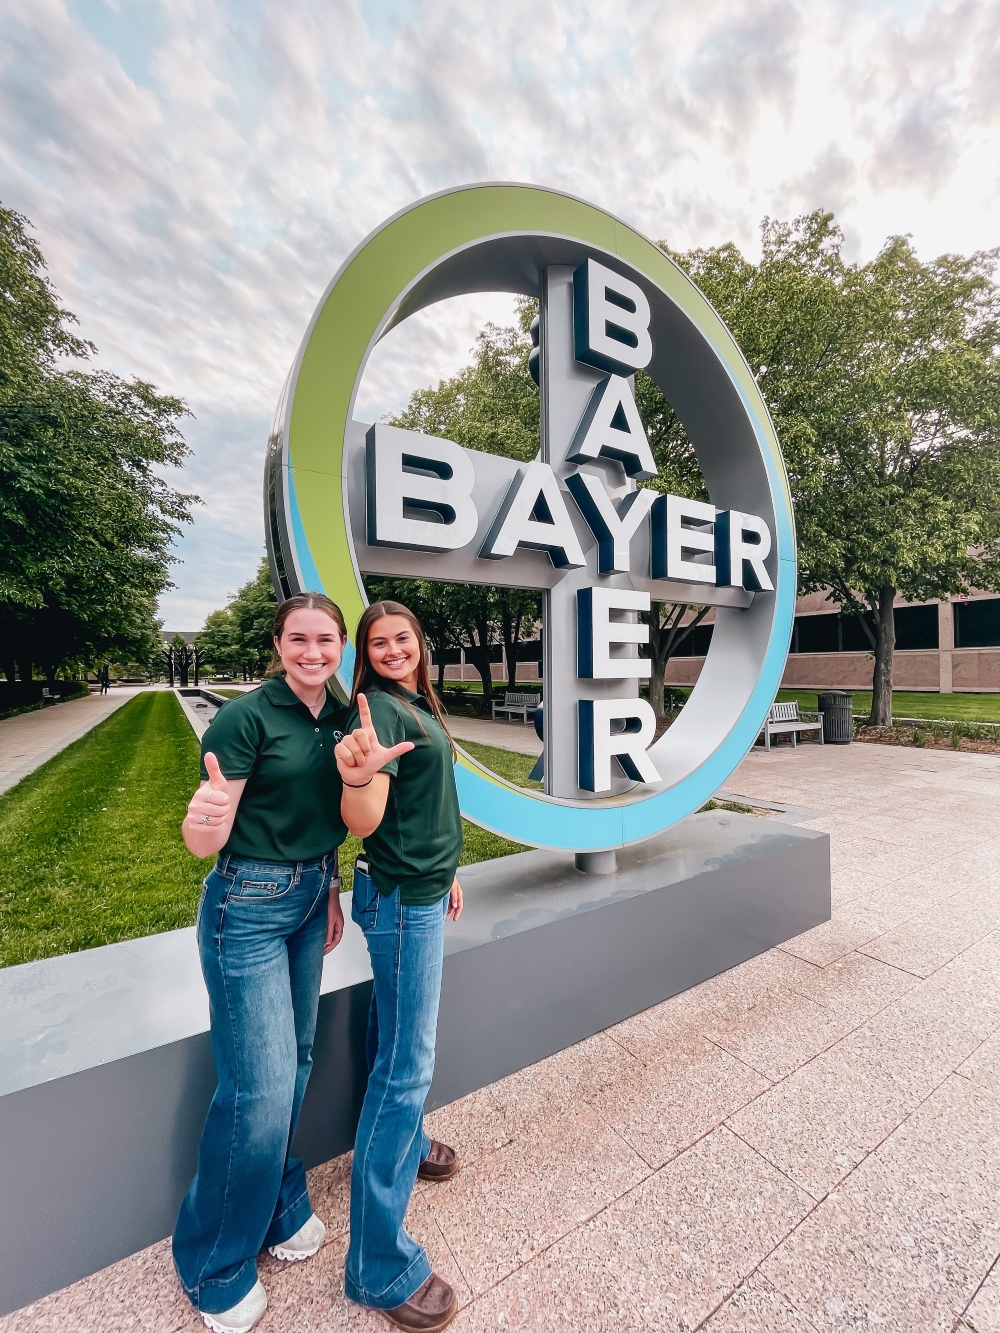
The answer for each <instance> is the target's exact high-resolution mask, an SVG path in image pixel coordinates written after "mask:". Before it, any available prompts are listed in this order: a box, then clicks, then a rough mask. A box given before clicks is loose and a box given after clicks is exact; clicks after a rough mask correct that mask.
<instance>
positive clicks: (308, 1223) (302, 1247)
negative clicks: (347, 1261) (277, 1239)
mask: <svg viewBox="0 0 1000 1333" xmlns="http://www.w3.org/2000/svg"><path fill="white" fill-rule="evenodd" d="M325 1235H326V1227H325V1226H324V1225H323V1223H322V1222H321V1221H320V1220H319V1218H318V1217H317V1216H316V1214H315V1213H313V1215H312V1216H311V1217H308V1218H306V1220H305V1221H304V1222H303V1223H302V1225H301V1226H300V1227H299V1229H298V1231H296V1233H295V1235H294V1236H289V1237H288V1239H287V1240H283V1241H281V1243H280V1244H278V1245H269V1246H268V1247H267V1249H268V1253H270V1254H273V1255H274V1257H275V1259H292V1260H295V1259H311V1258H312V1257H313V1255H314V1254H315V1253H316V1251H317V1250H318V1249H319V1247H320V1246H321V1245H322V1244H323V1237H324V1236H325Z"/></svg>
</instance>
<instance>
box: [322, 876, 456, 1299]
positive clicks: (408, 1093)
mask: <svg viewBox="0 0 1000 1333" xmlns="http://www.w3.org/2000/svg"><path fill="white" fill-rule="evenodd" d="M447 910H448V896H447V894H446V895H445V897H444V898H443V899H442V900H441V901H440V902H437V903H434V904H433V905H432V906H430V907H411V906H405V905H404V904H402V903H401V902H400V901H399V890H398V889H397V890H396V891H395V892H394V893H391V894H389V895H388V896H386V897H382V896H381V895H380V894H379V892H378V890H377V889H376V887H375V885H374V884H373V883H372V881H371V879H369V877H368V876H367V875H365V874H363V873H362V872H361V871H359V870H357V869H356V870H355V872H354V907H353V909H352V913H351V914H352V916H353V917H354V920H355V921H356V922H357V923H358V925H359V926H360V927H361V929H362V930H363V931H364V932H365V939H366V940H367V943H368V952H369V954H370V955H371V963H372V972H373V974H374V978H375V986H374V990H373V992H372V1007H371V1013H370V1015H369V1023H368V1052H369V1056H368V1058H369V1067H370V1072H369V1076H368V1088H367V1090H366V1092H365V1100H364V1105H363V1106H362V1108H361V1120H360V1123H359V1124H358V1134H357V1139H356V1140H355V1144H354V1166H353V1170H352V1172H351V1243H350V1247H349V1249H348V1251H347V1266H346V1274H345V1287H346V1290H347V1295H348V1296H349V1297H350V1299H351V1300H352V1301H356V1302H357V1303H358V1304H359V1305H366V1306H369V1307H370V1308H372V1309H376V1310H391V1309H393V1307H394V1306H397V1305H402V1304H403V1302H404V1301H408V1300H409V1299H410V1297H411V1296H412V1295H413V1293H414V1292H415V1291H416V1290H417V1288H418V1287H421V1286H423V1284H424V1283H425V1282H426V1281H427V1279H428V1278H429V1277H430V1275H431V1266H430V1261H429V1260H428V1258H427V1255H426V1253H425V1251H424V1250H423V1248H422V1247H421V1246H420V1245H418V1244H417V1242H416V1241H415V1240H414V1239H413V1238H412V1237H411V1236H408V1235H407V1234H406V1232H405V1231H404V1230H403V1217H404V1216H405V1214H406V1206H407V1204H408V1203H409V1202H410V1195H411V1194H412V1192H413V1186H414V1184H415V1182H416V1179H417V1168H418V1167H419V1166H420V1163H421V1162H422V1161H423V1160H424V1158H425V1157H426V1156H427V1154H428V1152H429V1151H430V1139H429V1138H428V1137H427V1135H426V1134H425V1133H424V1120H423V1115H424V1101H425V1100H426V1098H427V1091H428V1089H429V1088H430V1086H431V1077H432V1075H433V1073H434V1043H435V1039H436V1036H437V1016H438V1000H439V998H440V995H441V966H442V963H443V961H444V918H445V913H446V912H447Z"/></svg>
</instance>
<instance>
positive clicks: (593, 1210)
mask: <svg viewBox="0 0 1000 1333" xmlns="http://www.w3.org/2000/svg"><path fill="white" fill-rule="evenodd" d="M727 789H728V790H729V791H731V792H734V793H739V794H741V795H743V796H745V797H748V798H751V799H755V800H757V801H775V802H784V803H787V804H788V805H790V806H793V807H798V808H802V807H807V808H808V809H807V811H806V813H813V812H815V811H821V812H822V814H821V816H820V817H819V818H814V819H811V820H810V826H811V827H815V828H822V829H826V830H828V831H829V833H830V835H831V839H832V855H833V867H834V869H833V919H832V921H831V922H829V923H828V924H825V925H822V926H820V927H818V928H817V929H815V930H812V931H810V932H808V933H807V934H805V935H802V936H800V937H799V938H797V939H795V940H792V941H790V942H789V943H787V944H785V945H783V946H782V947H781V948H778V949H774V950H772V951H770V952H769V953H767V954H764V955H762V956H761V957H759V958H755V959H752V960H751V961H749V962H747V963H745V964H743V965H742V966H741V967H738V968H736V969H734V970H733V971H731V972H728V973H725V974H723V975H721V976H719V977H716V978H714V979H712V980H710V981H707V982H705V983H704V984H703V985H701V986H698V987H696V988H694V989H693V990H690V991H687V992H686V993H684V994H682V995H678V996H676V997H675V998H674V999H672V1000H668V1001H667V1002H665V1003H664V1004H660V1005H657V1006H656V1007H655V1008H653V1009H650V1010H647V1011H646V1012H645V1013H642V1014H639V1015H638V1016H636V1017H635V1018H632V1019H630V1020H628V1021H627V1022H625V1023H622V1024H620V1025H618V1026H617V1027H614V1028H612V1029H610V1030H608V1031H607V1032H604V1033H601V1034H599V1035H598V1036H595V1037H593V1038H591V1039H589V1040H588V1041H585V1042H582V1043H581V1044H580V1045H578V1046H575V1047H573V1048H571V1049H569V1050H567V1051H563V1052H562V1053H560V1054H558V1055H555V1056H553V1057H552V1058H550V1059H548V1060H545V1061H543V1062H541V1063H540V1064H538V1065H535V1066H533V1067H532V1068H529V1069H526V1070H523V1071H521V1072H520V1073H518V1074H515V1075H513V1076H512V1077H510V1078H507V1079H504V1080H503V1081H502V1082H500V1083H497V1084H494V1085H493V1086H491V1087H489V1088H485V1089H483V1090H481V1091H480V1092H477V1093H474V1094H472V1095H471V1096H469V1097H466V1098H464V1099H462V1100H461V1101H459V1102H457V1103H455V1104H453V1105H451V1106H448V1107H445V1108H443V1109H442V1110H439V1111H437V1112H435V1113H434V1114H433V1115H432V1116H431V1117H430V1118H429V1129H430V1130H431V1132H432V1133H433V1134H434V1135H436V1136H437V1137H440V1138H443V1139H446V1140H447V1141H449V1142H451V1143H453V1144H454V1145H455V1146H456V1147H457V1148H458V1150H459V1152H460V1153H461V1155H462V1158H463V1161H464V1164H465V1165H464V1170H463V1172H462V1174H461V1175H460V1176H459V1177H458V1178H457V1179H456V1180H455V1181H452V1182H451V1183H449V1184H446V1185H438V1186H423V1187H421V1189H420V1191H419V1192H418V1193H417V1194H416V1195H415V1197H414V1201H413V1204H412V1208H411V1211H410V1215H409V1226H410V1228H411V1230H412V1231H413V1233H414V1234H415V1235H416V1236H417V1237H419V1239H420V1240H421V1241H423V1242H424V1244H425V1245H426V1246H427V1248H428V1250H429V1252H430V1255H431V1258H432V1261H433V1263H434V1265H435V1267H436V1268H437V1269H438V1270H439V1271H440V1272H441V1273H442V1274H443V1275H444V1276H446V1277H447V1278H448V1280H449V1281H451V1282H452V1283H453V1284H454V1285H455V1287H456V1289H457V1290H458V1292H459V1295H460V1298H461V1302H462V1307H463V1308H462V1312H461V1314H460V1315H459V1317H458V1319H457V1320H456V1322H455V1324H454V1325H453V1327H454V1328H455V1329H456V1330H459V1331H460V1333H486V1330H491V1331H492V1330H497V1331H499V1330H503V1331H504V1333H594V1331H596V1330H601V1331H603V1330H609V1331H610V1330H614V1333H639V1331H640V1330H643V1331H645V1330H662V1333H682V1331H688V1330H695V1329H703V1330H705V1331H706V1333H817V1331H823V1333H825V1331H826V1330H842V1329H851V1330H855V1329H879V1330H884V1331H885V1333H937V1331H938V1330H940V1331H941V1333H968V1330H976V1333H1000V1265H998V1264H997V1259H998V1254H1000V1132H998V1113H1000V928H998V927H1000V896H998V894H997V889H996V885H997V875H998V871H1000V820H998V806H1000V758H996V757H993V756H986V755H970V754H952V753H950V752H943V751H925V750H919V749H902V748H894V747H890V746H881V745H860V744H859V745H852V746H849V747H834V746H827V747H825V748H820V747H818V746H813V745H803V746H800V747H799V748H798V750H797V751H794V752H793V751H791V750H789V749H788V748H786V747H784V746H782V747H779V748H778V749H776V750H775V751H773V752H772V753H771V754H769V755H765V754H763V753H759V752H755V753H754V754H752V755H751V756H750V758H748V759H747V760H746V761H745V762H744V764H743V765H742V767H741V768H740V769H739V770H738V772H737V773H736V774H735V775H734V776H733V778H732V779H731V780H730V782H729V783H728V784H727ZM349 1169H350V1159H349V1157H343V1158H339V1159H337V1160H335V1161H333V1162H331V1163H328V1164H327V1165H325V1166H322V1167H320V1168H318V1169H317V1170H315V1171H314V1172H313V1173H312V1188H313V1200H314V1204H315V1207H316V1211H317V1212H318V1213H319V1214H320V1216H321V1217H322V1218H323V1219H324V1220H325V1222H326V1223H327V1227H328V1239H327V1243H326V1244H325V1246H324V1247H323V1249H322V1250H321V1251H320V1253H319V1255H318V1256H317V1257H316V1258H315V1259H314V1260H312V1261H310V1262H308V1263H306V1264H303V1265H300V1266H283V1265H279V1264H277V1263H276V1262H274V1261H272V1260H270V1259H267V1258H265V1259H264V1260H263V1261H262V1263H261V1272H262V1277H263V1280H264V1283H265V1285H266V1287H267V1289H268V1295H269V1298H270V1309H269V1311H268V1314H267V1315H266V1316H265V1318H264V1320H263V1321H262V1322H261V1324H260V1325H259V1328H260V1330H261V1333H320V1331H323V1330H339V1329H350V1330H357V1331H358V1333H362V1331H363V1330H368V1329H371V1330H373V1331H374V1330H377V1329H384V1328H386V1327H387V1325H386V1324H385V1323H384V1322H383V1321H382V1320H381V1319H380V1318H379V1317H378V1316H376V1315H373V1314H370V1313H368V1312H365V1311H361V1310H358V1309H356V1308H355V1307H352V1306H350V1305H348V1303H347V1302H346V1300H345V1298H344V1296H343V1257H344V1250H345V1247H346V1227H347V1199H348V1178H349ZM201 1327H202V1325H201V1322H200V1320H199V1319H198V1318H197V1316H195V1315H194V1314H193V1313H192V1312H191V1311H190V1309H189V1308H188V1307H187V1306H186V1304H185V1302H184V1301H183V1299H182V1298H181V1297H180V1295H179V1293H178V1290H177V1287H176V1284H175V1281H174V1278H173V1276H172V1273H171V1269H170V1261H169V1250H168V1246H167V1243H166V1242H163V1243H160V1244H158V1245H154V1246H152V1247H151V1248H150V1249H148V1250H146V1251H144V1252H143V1253H141V1254H139V1255H136V1256H134V1257H133V1258H131V1259H127V1260H124V1261H123V1262H121V1263H119V1264H116V1265H115V1266H114V1267H112V1268H109V1269H107V1270H105V1271H104V1272H102V1273H99V1274H97V1275H95V1276H94V1277H91V1278H88V1279H86V1280H85V1281H82V1282H80V1283H78V1284H76V1285H75V1286H74V1287H70V1288H68V1289H67V1290H65V1291H63V1292H60V1293H57V1294H56V1295H54V1296H51V1297H48V1298H46V1299H45V1300H42V1301H39V1302H38V1303H36V1304H35V1305H33V1306H29V1307H27V1308H26V1309H24V1310H22V1311H19V1312H17V1313H15V1314H12V1315H9V1316H7V1317H6V1318H4V1319H0V1333H43V1331H44V1333H49V1331H52V1333H55V1330H60V1331H61V1330H67V1331H69V1330H73V1331H74V1333H76V1330H88V1331H90V1330H92V1331H93V1333H132V1331H133V1330H140V1329H141V1330H151V1331H153V1333H181V1331H182V1330H184V1331H187V1330H190V1331H191V1333H194V1331H195V1330H196V1329H199V1328H201Z"/></svg>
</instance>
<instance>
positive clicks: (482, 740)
mask: <svg viewBox="0 0 1000 1333" xmlns="http://www.w3.org/2000/svg"><path fill="white" fill-rule="evenodd" d="M448 730H449V731H450V732H451V734H452V735H453V736H454V737H455V739H456V740H457V741H478V742H479V744H480V745H495V746H496V747H497V749H499V750H514V751H515V752H516V753H518V754H531V755H539V754H541V753H542V742H541V741H540V740H539V739H538V737H537V736H536V735H535V728H534V727H533V726H530V725H529V726H525V725H524V723H522V722H493V721H491V720H490V719H489V718H488V717H449V718H448Z"/></svg>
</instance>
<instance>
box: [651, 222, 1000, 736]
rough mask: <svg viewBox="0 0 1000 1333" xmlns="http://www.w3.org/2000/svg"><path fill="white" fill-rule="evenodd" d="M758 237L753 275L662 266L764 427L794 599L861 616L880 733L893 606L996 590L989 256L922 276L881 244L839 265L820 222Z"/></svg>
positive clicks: (902, 253) (663, 442) (996, 439)
mask: <svg viewBox="0 0 1000 1333" xmlns="http://www.w3.org/2000/svg"><path fill="white" fill-rule="evenodd" d="M762 240H763V245H762V254H761V259H760V261H759V263H757V264H753V263H751V262H750V261H748V260H746V259H745V258H744V257H743V256H742V255H741V254H740V253H739V251H738V250H737V249H736V247H735V246H732V245H725V246H721V247H718V248H716V249H712V250H693V251H690V252H688V253H687V254H683V255H674V256H673V257H674V258H675V259H676V260H677V261H678V262H679V263H680V264H681V265H682V266H683V267H684V268H685V269H686V270H687V271H688V272H689V273H690V275H691V277H692V278H693V279H694V281H695V282H696V283H697V284H698V286H699V287H700V288H701V289H702V291H703V292H704V293H705V295H706V296H707V297H708V298H709V300H710V301H711V302H712V304H713V305H714V306H715V307H716V309H717V310H718V311H719V313H720V314H721V315H722V317H723V319H724V320H725V321H726V322H727V324H728V325H729V327H730V329H731V330H732V331H733V333H734V335H735V336H736V339H737V341H738V342H739V344H740V346H741V348H742V350H743V352H744V355H745V356H746V358H747V360H748V362H749V364H750V366H751V367H752V369H753V370H754V372H755V374H756V376H757V380H758V383H759V385H760V387H761V390H762V392H763V394H764V396H765V398H766V400H767V403H768V406H769V408H770V410H771V413H772V415H773V417H774V420H775V424H776V427H777V431H778V436H779V439H780V441H781V445H782V450H783V453H784V456H785V461H786V465H787V467H788V472H789V478H790V481H791V486H792V494H793V497H794V500H795V511H796V524H797V529H798V533H797V535H798V552H799V587H800V591H802V592H808V591H813V590H816V589H820V588H825V589H828V590H830V592H831V595H832V596H833V597H834V598H835V599H836V600H837V601H838V602H839V604H840V605H841V606H842V607H843V608H844V609H845V610H847V611H853V612H855V613H857V614H858V616H859V619H860V620H861V621H862V623H863V624H865V621H866V617H865V616H864V615H862V614H861V613H862V612H865V611H867V612H870V613H871V615H872V616H873V621H874V625H875V631H874V632H872V631H871V630H870V628H869V626H868V625H867V624H866V625H865V632H866V634H868V636H869V638H870V641H871V643H872V649H873V654H874V659H875V666H874V677H873V691H872V713H871V720H872V722H874V723H877V724H879V725H885V724H887V723H888V722H889V721H890V720H891V711H892V659H893V651H894V644H895V630H894V621H893V610H892V607H893V602H894V600H895V598H896V596H897V595H902V597H903V598H904V599H906V600H908V601H923V600H929V599H932V598H938V597H946V596H949V595H952V594H958V593H963V592H967V591H969V590H970V589H972V588H974V587H975V588H984V589H985V588H989V589H998V588H1000V553H998V541H1000V505H998V502H997V497H998V494H1000V487H998V483H1000V433H998V426H1000V353H998V348H1000V292H998V289H997V286H996V284H995V283H994V281H993V273H994V269H995V264H996V261H997V252H996V251H990V252H980V253H977V254H973V255H971V256H968V257H962V256H956V255H944V256H941V257H939V258H938V259H935V260H932V261H930V262H926V263H925V262H921V261H920V260H919V259H918V258H917V256H916V254H915V252H914V250H913V247H912V245H911V244H910V242H909V241H908V240H907V239H906V238H904V237H899V236H895V237H890V238H889V239H888V240H887V241H886V243H885V245H884V246H883V247H882V250H881V251H880V252H879V254H878V255H877V256H876V257H875V258H874V259H873V260H871V261H870V262H868V263H865V264H860V263H858V264H850V263H848V262H847V261H846V260H845V259H844V258H843V254H842V248H843V236H842V234H841V232H840V230H839V228H838V227H837V226H836V224H835V222H834V220H833V217H832V216H831V215H830V214H828V213H823V212H815V213H812V214H810V215H808V216H807V217H802V218H798V219H796V220H795V221H794V222H793V223H780V222H774V221H771V220H765V222H764V224H763V227H762ZM664 248H665V247H664ZM644 392H645V393H646V394H647V395H648V398H649V403H648V404H647V406H646V412H647V413H650V412H651V410H652V409H654V408H655V411H656V412H658V413H659V415H660V419H661V421H662V427H663V429H662V432H661V435H660V438H659V448H660V449H661V450H662V451H663V452H665V453H666V454H667V455H669V464H670V466H672V467H673V468H674V470H675V472H676V473H677V474H678V475H681V474H683V472H684V469H685V468H686V467H688V465H689V463H690V457H691V454H690V447H689V445H688V443H687V441H686V439H685V437H684V436H683V431H682V430H681V428H680V425H679V423H677V422H676V418H674V416H673V414H672V412H671V411H670V409H669V406H668V405H666V404H660V403H658V402H657V399H656V394H657V393H658V391H657V390H655V386H644V385H643V383H642V378H641V377H640V395H641V394H642V393H644ZM660 397H661V398H662V395H660ZM662 475H663V464H662V463H661V476H662Z"/></svg>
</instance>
